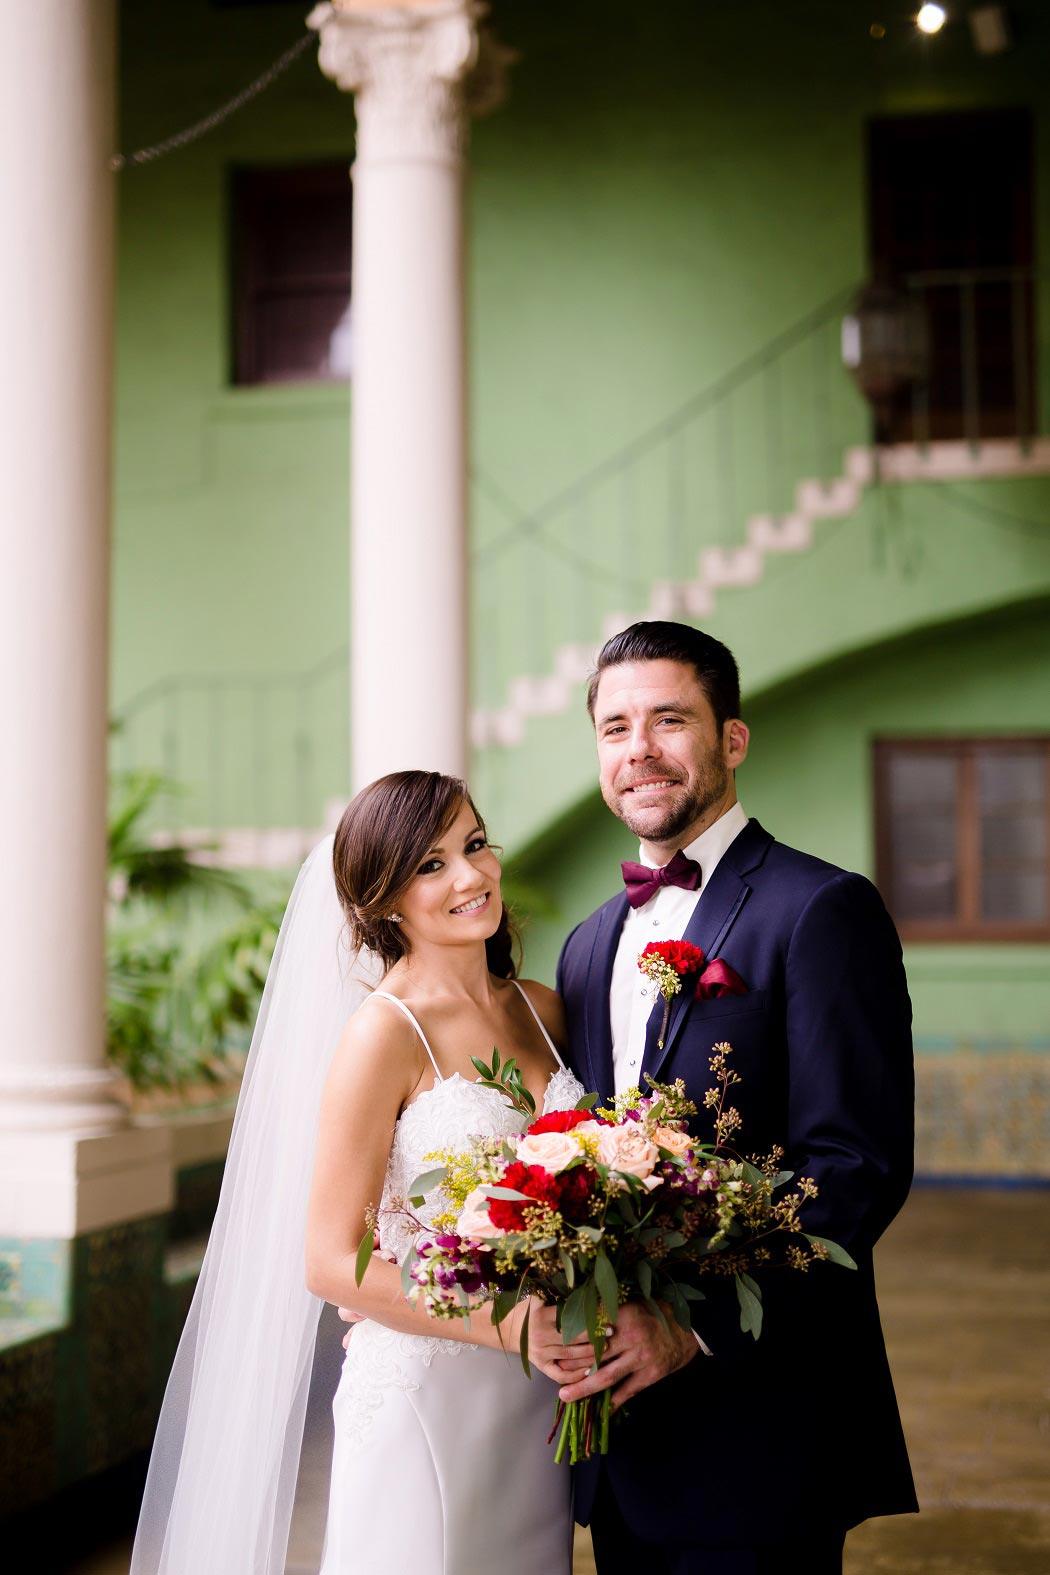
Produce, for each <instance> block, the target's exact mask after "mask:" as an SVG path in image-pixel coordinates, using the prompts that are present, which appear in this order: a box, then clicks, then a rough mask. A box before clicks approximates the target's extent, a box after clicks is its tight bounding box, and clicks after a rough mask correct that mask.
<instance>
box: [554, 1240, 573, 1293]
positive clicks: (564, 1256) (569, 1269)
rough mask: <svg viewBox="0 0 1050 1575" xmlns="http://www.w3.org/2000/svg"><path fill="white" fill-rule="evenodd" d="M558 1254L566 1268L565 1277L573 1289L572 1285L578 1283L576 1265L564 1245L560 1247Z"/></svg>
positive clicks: (563, 1266)
mask: <svg viewBox="0 0 1050 1575" xmlns="http://www.w3.org/2000/svg"><path fill="white" fill-rule="evenodd" d="M558 1256H559V1258H560V1259H561V1266H562V1268H563V1269H564V1270H565V1278H566V1280H567V1281H568V1284H569V1289H570V1291H571V1290H572V1287H573V1286H574V1285H575V1283H576V1265H575V1264H574V1263H573V1261H572V1259H571V1258H570V1256H569V1254H568V1253H567V1252H566V1251H565V1248H564V1247H560V1248H559V1249H558Z"/></svg>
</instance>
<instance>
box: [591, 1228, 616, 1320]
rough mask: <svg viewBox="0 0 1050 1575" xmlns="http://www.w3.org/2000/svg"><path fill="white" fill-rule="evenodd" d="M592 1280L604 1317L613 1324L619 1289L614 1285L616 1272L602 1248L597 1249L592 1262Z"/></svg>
mask: <svg viewBox="0 0 1050 1575" xmlns="http://www.w3.org/2000/svg"><path fill="white" fill-rule="evenodd" d="M594 1279H595V1284H596V1285H597V1287H598V1295H599V1296H600V1297H601V1299H602V1306H603V1307H604V1309H605V1316H606V1318H607V1319H608V1321H609V1322H610V1323H615V1322H616V1312H617V1308H618V1307H619V1305H620V1288H619V1286H618V1285H617V1283H616V1272H615V1270H614V1269H613V1266H612V1264H611V1263H610V1262H609V1259H608V1256H607V1255H606V1252H605V1249H604V1248H603V1247H599V1248H598V1253H597V1256H596V1257H595V1260H594Z"/></svg>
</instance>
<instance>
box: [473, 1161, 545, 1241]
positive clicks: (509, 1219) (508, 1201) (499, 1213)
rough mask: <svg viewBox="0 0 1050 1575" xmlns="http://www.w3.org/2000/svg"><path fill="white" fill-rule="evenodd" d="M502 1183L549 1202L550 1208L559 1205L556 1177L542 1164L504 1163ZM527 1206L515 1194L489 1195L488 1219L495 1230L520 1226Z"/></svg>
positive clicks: (528, 1195)
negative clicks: (504, 1172) (499, 1196)
mask: <svg viewBox="0 0 1050 1575" xmlns="http://www.w3.org/2000/svg"><path fill="white" fill-rule="evenodd" d="M502 1185H503V1186H505V1187H511V1188H513V1190H514V1191H515V1192H524V1194H525V1196H526V1197H527V1198H531V1199H532V1200H533V1201H534V1202H536V1203H549V1204H550V1205H551V1207H552V1208H557V1206H558V1178H557V1176H552V1175H551V1173H550V1171H547V1170H544V1169H543V1167H542V1166H541V1165H522V1164H520V1163H519V1162H518V1161H515V1162H514V1164H513V1165H508V1166H507V1170H506V1174H505V1175H504V1177H503V1183H502ZM526 1206H527V1205H526V1204H524V1203H520V1202H518V1201H517V1199H515V1198H492V1199H490V1201H489V1219H490V1220H491V1221H492V1223H493V1225H495V1227H496V1229H497V1230H523V1229H524V1227H525V1209H526Z"/></svg>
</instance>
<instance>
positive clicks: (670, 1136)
mask: <svg viewBox="0 0 1050 1575" xmlns="http://www.w3.org/2000/svg"><path fill="white" fill-rule="evenodd" d="M653 1141H654V1143H657V1144H659V1146H660V1147H661V1148H665V1149H667V1150H668V1152H669V1153H671V1154H687V1153H688V1152H689V1150H690V1149H691V1148H695V1147H696V1142H695V1139H693V1138H691V1137H690V1136H689V1133H688V1132H679V1131H678V1129H677V1127H657V1128H656V1131H655V1132H654V1133H653Z"/></svg>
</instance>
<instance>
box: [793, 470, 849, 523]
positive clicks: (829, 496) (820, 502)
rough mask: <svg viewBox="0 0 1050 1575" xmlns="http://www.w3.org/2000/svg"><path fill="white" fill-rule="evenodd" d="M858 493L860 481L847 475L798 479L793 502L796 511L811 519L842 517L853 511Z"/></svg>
mask: <svg viewBox="0 0 1050 1575" xmlns="http://www.w3.org/2000/svg"><path fill="white" fill-rule="evenodd" d="M860 493H861V488H860V483H859V482H856V481H851V480H850V478H849V477H848V476H837V477H836V478H835V479H834V481H812V480H810V481H800V482H799V484H798V487H797V488H796V491H795V504H796V508H797V509H798V512H799V513H800V514H806V515H808V516H809V518H810V519H811V520H834V519H842V518H843V517H844V516H845V515H847V514H852V513H853V511H854V509H855V508H856V507H857V504H858V503H859V502H860Z"/></svg>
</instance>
